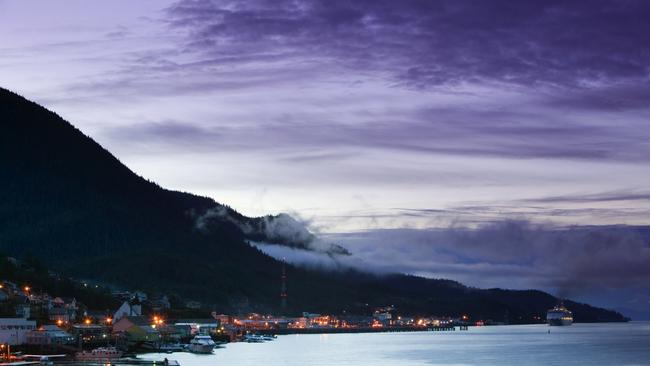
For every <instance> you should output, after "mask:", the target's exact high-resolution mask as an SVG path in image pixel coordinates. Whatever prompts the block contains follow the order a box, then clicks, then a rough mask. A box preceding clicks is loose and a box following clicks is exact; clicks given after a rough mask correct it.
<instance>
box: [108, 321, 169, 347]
mask: <svg viewBox="0 0 650 366" xmlns="http://www.w3.org/2000/svg"><path fill="white" fill-rule="evenodd" d="M159 328H160V325H157V324H155V323H154V322H152V321H151V320H149V319H147V318H146V317H144V316H124V317H122V318H120V320H118V321H116V322H115V324H113V333H121V334H124V335H126V337H127V338H128V339H129V340H130V341H132V342H159V341H160V340H161V339H162V336H161V333H160V329H159Z"/></svg>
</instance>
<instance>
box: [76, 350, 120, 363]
mask: <svg viewBox="0 0 650 366" xmlns="http://www.w3.org/2000/svg"><path fill="white" fill-rule="evenodd" d="M120 357H122V351H120V350H118V349H117V348H115V347H99V348H95V349H93V350H91V351H81V352H77V354H76V355H75V358H76V359H77V360H81V361H105V360H115V359H118V358H120Z"/></svg>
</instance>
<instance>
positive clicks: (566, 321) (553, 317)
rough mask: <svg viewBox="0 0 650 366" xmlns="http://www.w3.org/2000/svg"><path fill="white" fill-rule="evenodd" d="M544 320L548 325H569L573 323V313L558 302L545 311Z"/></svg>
mask: <svg viewBox="0 0 650 366" xmlns="http://www.w3.org/2000/svg"><path fill="white" fill-rule="evenodd" d="M546 321H547V322H548V325H571V324H573V313H572V312H571V311H569V309H567V308H565V307H564V304H562V303H560V304H559V305H557V306H556V307H554V308H553V309H551V310H549V311H547V312H546Z"/></svg>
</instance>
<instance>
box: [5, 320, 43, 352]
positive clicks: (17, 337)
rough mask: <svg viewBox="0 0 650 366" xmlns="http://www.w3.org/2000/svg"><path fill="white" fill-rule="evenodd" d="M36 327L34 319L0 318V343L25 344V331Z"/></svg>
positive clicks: (27, 331)
mask: <svg viewBox="0 0 650 366" xmlns="http://www.w3.org/2000/svg"><path fill="white" fill-rule="evenodd" d="M34 329H36V321H34V320H27V319H25V318H0V343H2V344H9V345H12V346H15V345H19V344H25V342H26V341H27V333H29V332H30V331H32V330H34Z"/></svg>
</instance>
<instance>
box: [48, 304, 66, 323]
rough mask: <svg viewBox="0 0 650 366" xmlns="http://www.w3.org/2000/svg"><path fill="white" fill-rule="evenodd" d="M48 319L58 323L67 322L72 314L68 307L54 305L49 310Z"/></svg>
mask: <svg viewBox="0 0 650 366" xmlns="http://www.w3.org/2000/svg"><path fill="white" fill-rule="evenodd" d="M47 316H48V319H50V321H52V322H55V323H57V324H66V323H69V322H70V320H71V319H70V314H69V312H68V309H65V308H60V307H53V308H52V309H50V311H48V314H47Z"/></svg>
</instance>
